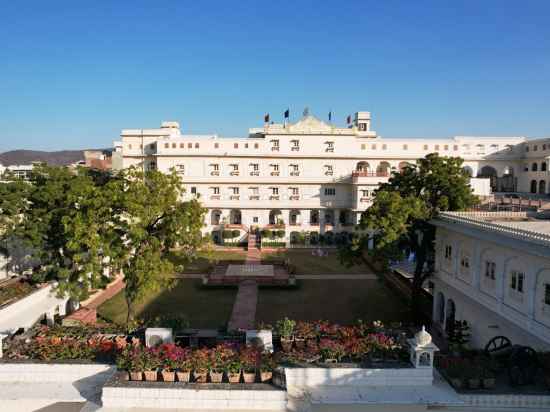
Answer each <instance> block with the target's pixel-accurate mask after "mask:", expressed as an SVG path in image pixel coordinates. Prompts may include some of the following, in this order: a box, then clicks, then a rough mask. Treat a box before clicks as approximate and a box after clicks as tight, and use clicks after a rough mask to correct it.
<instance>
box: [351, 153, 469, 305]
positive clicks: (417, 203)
mask: <svg viewBox="0 0 550 412" xmlns="http://www.w3.org/2000/svg"><path fill="white" fill-rule="evenodd" d="M462 163H463V160H462V159H460V158H457V157H440V156H439V155H438V154H436V153H432V154H429V155H427V156H426V157H425V158H423V159H419V160H418V161H417V163H416V164H415V165H408V166H406V167H405V168H404V169H403V170H402V171H400V172H393V173H392V176H391V177H390V179H389V181H388V183H385V184H382V185H381V186H380V188H379V189H378V190H377V191H376V197H375V199H374V202H373V204H372V206H371V207H369V208H368V209H367V210H366V211H365V212H364V213H363V215H362V217H361V222H360V225H359V228H360V229H362V230H365V231H366V232H365V234H364V235H361V236H356V237H355V238H354V239H353V240H352V242H351V245H350V246H346V247H341V248H340V259H341V260H342V261H343V262H345V263H347V264H348V265H352V264H357V263H360V262H365V260H366V255H367V254H369V253H370V254H371V255H373V256H376V257H378V258H380V257H381V258H384V259H385V261H386V262H387V261H389V260H391V259H399V258H402V253H403V250H405V249H410V250H412V251H413V252H414V253H415V255H416V269H415V273H414V278H413V299H412V304H413V311H414V312H415V313H416V315H418V311H419V308H418V306H417V305H418V303H419V302H418V300H419V299H418V296H419V294H420V290H421V288H422V284H423V282H424V280H425V279H426V278H427V277H428V276H430V274H431V271H432V267H433V250H434V245H433V243H434V240H435V228H434V227H433V225H431V224H430V223H429V221H430V220H431V219H433V218H435V217H436V216H437V214H438V213H439V212H440V211H457V210H463V209H466V208H468V207H471V206H473V205H474V204H476V203H477V201H478V199H477V197H476V196H475V195H473V194H472V190H471V188H470V186H469V177H468V175H467V173H466V172H465V171H464V170H463V169H462ZM370 238H373V240H374V249H373V250H370V251H368V250H367V245H368V242H369V239H370ZM426 263H427V267H428V269H427V270H425V266H426V265H425V264H426Z"/></svg>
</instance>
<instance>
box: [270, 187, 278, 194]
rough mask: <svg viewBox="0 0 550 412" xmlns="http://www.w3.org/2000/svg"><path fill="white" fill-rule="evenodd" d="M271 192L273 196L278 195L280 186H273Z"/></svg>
mask: <svg viewBox="0 0 550 412" xmlns="http://www.w3.org/2000/svg"><path fill="white" fill-rule="evenodd" d="M271 194H272V195H273V196H277V195H278V194H279V188H278V187H272V188H271Z"/></svg>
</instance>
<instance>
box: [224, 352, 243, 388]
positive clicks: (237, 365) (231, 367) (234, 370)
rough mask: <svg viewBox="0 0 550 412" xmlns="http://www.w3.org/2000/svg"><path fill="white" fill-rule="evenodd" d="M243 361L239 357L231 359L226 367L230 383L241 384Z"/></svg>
mask: <svg viewBox="0 0 550 412" xmlns="http://www.w3.org/2000/svg"><path fill="white" fill-rule="evenodd" d="M241 369H242V365H241V361H240V360H239V358H238V357H237V356H234V357H233V358H231V359H230V360H229V361H228V362H227V364H226V365H225V372H226V374H227V380H228V381H229V383H239V381H240V379H241Z"/></svg>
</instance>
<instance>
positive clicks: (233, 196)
mask: <svg viewBox="0 0 550 412" xmlns="http://www.w3.org/2000/svg"><path fill="white" fill-rule="evenodd" d="M240 198H241V197H240V196H239V195H231V196H229V200H239V199H240Z"/></svg>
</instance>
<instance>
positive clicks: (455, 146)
mask: <svg viewBox="0 0 550 412" xmlns="http://www.w3.org/2000/svg"><path fill="white" fill-rule="evenodd" d="M453 150H454V151H455V152H456V151H457V150H458V145H456V144H455V145H454V146H453Z"/></svg>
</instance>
